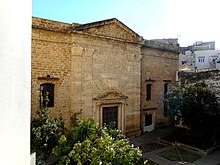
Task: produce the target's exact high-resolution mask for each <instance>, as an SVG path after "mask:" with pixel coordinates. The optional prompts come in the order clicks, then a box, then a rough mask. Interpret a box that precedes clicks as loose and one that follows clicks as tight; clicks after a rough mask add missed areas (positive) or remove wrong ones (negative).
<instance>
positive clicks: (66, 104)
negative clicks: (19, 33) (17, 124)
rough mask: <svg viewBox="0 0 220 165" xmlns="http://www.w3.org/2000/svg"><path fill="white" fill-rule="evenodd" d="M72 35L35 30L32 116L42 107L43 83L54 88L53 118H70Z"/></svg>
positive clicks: (51, 111) (33, 29) (50, 109)
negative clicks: (41, 88)
mask: <svg viewBox="0 0 220 165" xmlns="http://www.w3.org/2000/svg"><path fill="white" fill-rule="evenodd" d="M70 71H71V35H70V34H66V33H61V32H54V31H48V30H42V29H36V28H32V70H31V76H32V78H31V91H32V92H31V98H32V99H31V107H32V117H34V116H36V112H37V111H38V110H39V108H40V84H43V83H53V84H54V85H55V91H54V94H55V97H54V101H55V106H54V107H53V108H49V111H50V113H51V114H52V115H54V116H57V115H61V116H63V118H68V116H69V113H67V112H68V111H69V110H70V75H71V73H70Z"/></svg>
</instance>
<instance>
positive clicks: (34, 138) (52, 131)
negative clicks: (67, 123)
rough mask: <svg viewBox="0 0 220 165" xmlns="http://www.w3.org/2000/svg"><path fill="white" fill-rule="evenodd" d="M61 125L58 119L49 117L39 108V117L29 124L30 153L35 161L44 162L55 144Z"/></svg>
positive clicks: (45, 111) (44, 109) (43, 109)
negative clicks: (34, 153)
mask: <svg viewBox="0 0 220 165" xmlns="http://www.w3.org/2000/svg"><path fill="white" fill-rule="evenodd" d="M62 128H63V123H62V120H61V119H60V118H53V117H49V116H48V113H47V109H46V108H41V110H40V112H39V117H38V118H36V119H34V120H33V121H32V123H31V151H32V152H36V153H37V160H38V161H39V160H45V159H46V158H47V157H48V156H49V155H50V153H51V152H52V149H53V148H54V146H55V145H56V144H57V141H58V139H59V133H60V132H61V131H62Z"/></svg>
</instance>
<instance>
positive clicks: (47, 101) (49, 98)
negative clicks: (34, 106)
mask: <svg viewBox="0 0 220 165" xmlns="http://www.w3.org/2000/svg"><path fill="white" fill-rule="evenodd" d="M40 105H41V106H44V107H54V84H51V83H44V84H41V85H40Z"/></svg>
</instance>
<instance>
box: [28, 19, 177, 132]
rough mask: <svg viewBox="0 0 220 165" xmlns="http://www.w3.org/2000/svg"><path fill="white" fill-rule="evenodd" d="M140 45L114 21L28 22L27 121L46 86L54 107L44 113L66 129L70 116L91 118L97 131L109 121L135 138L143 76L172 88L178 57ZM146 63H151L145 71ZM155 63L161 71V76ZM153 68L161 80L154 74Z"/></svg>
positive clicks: (124, 26)
mask: <svg viewBox="0 0 220 165" xmlns="http://www.w3.org/2000/svg"><path fill="white" fill-rule="evenodd" d="M144 45H147V44H146V43H145V42H143V39H142V38H141V37H140V36H139V35H138V34H136V33H135V32H133V31H132V30H131V29H129V28H128V27H127V26H126V25H124V24H123V23H122V22H120V21H118V20H117V19H115V18H113V19H109V20H104V21H99V22H94V23H89V24H83V25H80V24H75V23H73V24H67V23H61V22H56V21H51V20H46V19H41V18H35V17H33V18H32V72H31V73H32V84H31V85H32V87H31V89H32V92H31V98H32V99H31V105H32V117H35V116H36V113H37V111H38V110H39V108H40V95H41V89H40V86H41V85H42V84H44V83H50V84H53V85H54V106H53V107H49V108H48V109H49V113H50V114H51V115H53V116H57V115H60V116H62V117H63V118H64V119H65V121H66V124H67V125H68V122H69V120H70V116H71V115H72V114H74V113H80V115H79V117H82V118H84V117H85V118H94V120H95V121H96V122H97V123H99V125H100V126H102V125H103V123H104V122H105V121H106V122H107V121H111V120H112V117H113V118H115V120H116V123H117V128H118V129H120V130H122V132H123V133H126V134H127V135H128V136H132V135H137V134H140V131H141V117H140V116H141V107H143V106H142V105H141V104H142V103H143V104H144V105H145V104H146V103H145V102H143V101H141V99H142V97H143V96H142V95H143V94H144V93H143V92H141V91H142V90H144V88H143V87H142V86H141V84H143V80H144V78H142V77H143V72H146V73H148V72H151V73H150V74H151V77H150V78H151V79H160V80H171V82H172V83H174V80H175V75H176V73H175V74H174V75H173V73H174V72H173V71H174V70H175V69H177V66H176V65H173V64H174V63H173V61H175V60H173V58H174V56H175V55H176V57H178V54H175V53H170V51H164V50H163V51H161V50H159V49H157V48H149V47H147V46H146V47H145V46H144ZM151 47H152V46H151ZM169 49H170V48H169ZM169 49H168V50H169ZM161 52H162V53H161ZM142 56H143V59H142ZM153 56H155V58H156V59H158V60H159V61H160V62H159V63H160V64H159V63H158V64H156V59H154V57H153ZM167 57H168V58H167ZM148 60H150V61H152V63H153V62H155V63H154V64H153V65H152V66H150V65H151V64H150V63H149V61H148ZM161 63H163V64H162V65H163V67H165V68H166V69H167V74H165V75H164V73H162V70H161V68H160V66H161ZM145 65H149V66H148V67H146V68H144V67H143V66H145ZM154 67H156V68H155V69H158V71H159V72H158V73H157V74H162V75H164V77H161V76H159V75H154V74H156V73H155V72H154V70H155V69H153V68H154ZM174 68H175V69H174ZM142 69H143V71H142V72H141V70H142ZM170 69H171V70H172V72H170V71H168V70H170ZM163 70H164V69H163ZM153 75H154V76H153ZM166 76H168V78H166ZM158 77H159V78H158ZM146 78H148V77H146ZM158 83H159V80H158ZM160 83H161V82H160ZM160 89H161V88H158V89H157V93H155V95H157V94H158V93H160V92H159V90H160ZM112 110H113V111H112ZM157 111H159V109H158V110H157ZM113 113H116V114H113ZM159 114H160V113H159ZM160 115H161V114H160Z"/></svg>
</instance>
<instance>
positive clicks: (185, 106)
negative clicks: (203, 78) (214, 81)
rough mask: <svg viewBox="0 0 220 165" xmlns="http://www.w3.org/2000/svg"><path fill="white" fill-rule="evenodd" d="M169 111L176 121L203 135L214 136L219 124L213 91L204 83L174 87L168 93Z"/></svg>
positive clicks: (219, 112) (217, 106) (219, 119)
mask: <svg viewBox="0 0 220 165" xmlns="http://www.w3.org/2000/svg"><path fill="white" fill-rule="evenodd" d="M169 106H170V109H169V112H170V114H171V115H176V117H177V122H180V121H182V124H183V125H185V126H187V127H188V128H190V129H191V130H192V131H193V132H194V133H196V134H200V135H203V136H204V137H207V138H208V137H209V138H215V137H216V135H217V134H219V132H218V125H219V124H220V123H219V121H220V108H219V102H218V99H217V97H216V95H215V93H214V92H213V91H212V90H211V89H209V88H208V87H207V85H206V84H204V83H198V84H195V85H192V86H186V87H183V88H176V89H175V90H173V92H172V93H170V95H169Z"/></svg>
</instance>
